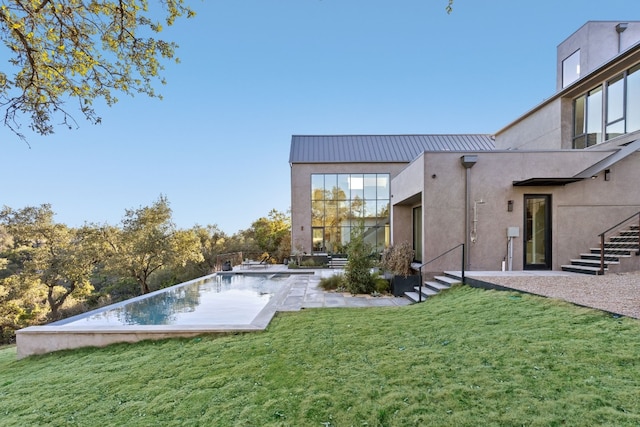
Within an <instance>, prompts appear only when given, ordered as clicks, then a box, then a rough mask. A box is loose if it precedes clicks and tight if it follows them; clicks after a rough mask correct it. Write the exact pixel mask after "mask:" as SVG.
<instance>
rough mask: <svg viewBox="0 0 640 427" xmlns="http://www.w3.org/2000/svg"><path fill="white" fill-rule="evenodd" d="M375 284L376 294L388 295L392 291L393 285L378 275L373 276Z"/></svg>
mask: <svg viewBox="0 0 640 427" xmlns="http://www.w3.org/2000/svg"><path fill="white" fill-rule="evenodd" d="M373 283H374V288H375V292H377V293H379V294H387V293H389V291H390V290H391V283H389V281H388V280H387V279H385V278H384V277H382V276H380V275H379V274H378V273H375V274H373Z"/></svg>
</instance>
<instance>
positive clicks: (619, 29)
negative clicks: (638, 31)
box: [616, 22, 629, 53]
mask: <svg viewBox="0 0 640 427" xmlns="http://www.w3.org/2000/svg"><path fill="white" fill-rule="evenodd" d="M628 26H629V24H628V23H626V22H621V23H619V24H618V25H616V32H617V33H618V53H620V51H621V50H622V33H623V32H624V30H626V29H627V27H628Z"/></svg>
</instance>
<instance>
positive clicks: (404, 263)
mask: <svg viewBox="0 0 640 427" xmlns="http://www.w3.org/2000/svg"><path fill="white" fill-rule="evenodd" d="M414 256H415V251H414V250H413V247H412V246H411V243H409V242H407V241H404V242H400V243H398V244H396V245H389V246H388V247H386V248H385V249H384V251H382V257H381V259H380V267H382V268H383V269H384V270H387V271H390V272H392V273H393V274H395V275H397V276H404V277H407V276H409V275H411V263H412V262H413V257H414Z"/></svg>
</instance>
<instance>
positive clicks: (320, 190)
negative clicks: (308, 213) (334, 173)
mask: <svg viewBox="0 0 640 427" xmlns="http://www.w3.org/2000/svg"><path fill="white" fill-rule="evenodd" d="M323 194H324V175H311V200H322V199H324V196H323Z"/></svg>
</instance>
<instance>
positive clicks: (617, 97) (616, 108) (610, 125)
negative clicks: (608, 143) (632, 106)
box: [607, 74, 625, 139]
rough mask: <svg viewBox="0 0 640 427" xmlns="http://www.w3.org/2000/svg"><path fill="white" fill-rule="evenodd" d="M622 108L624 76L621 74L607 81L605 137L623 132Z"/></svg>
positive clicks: (612, 136)
mask: <svg viewBox="0 0 640 427" xmlns="http://www.w3.org/2000/svg"><path fill="white" fill-rule="evenodd" d="M624 108H625V107H624V78H623V75H622V74H621V75H619V76H617V77H616V78H614V79H613V80H610V81H609V82H607V139H611V138H615V137H616V136H618V135H622V134H623V133H624V130H625V123H624Z"/></svg>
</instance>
